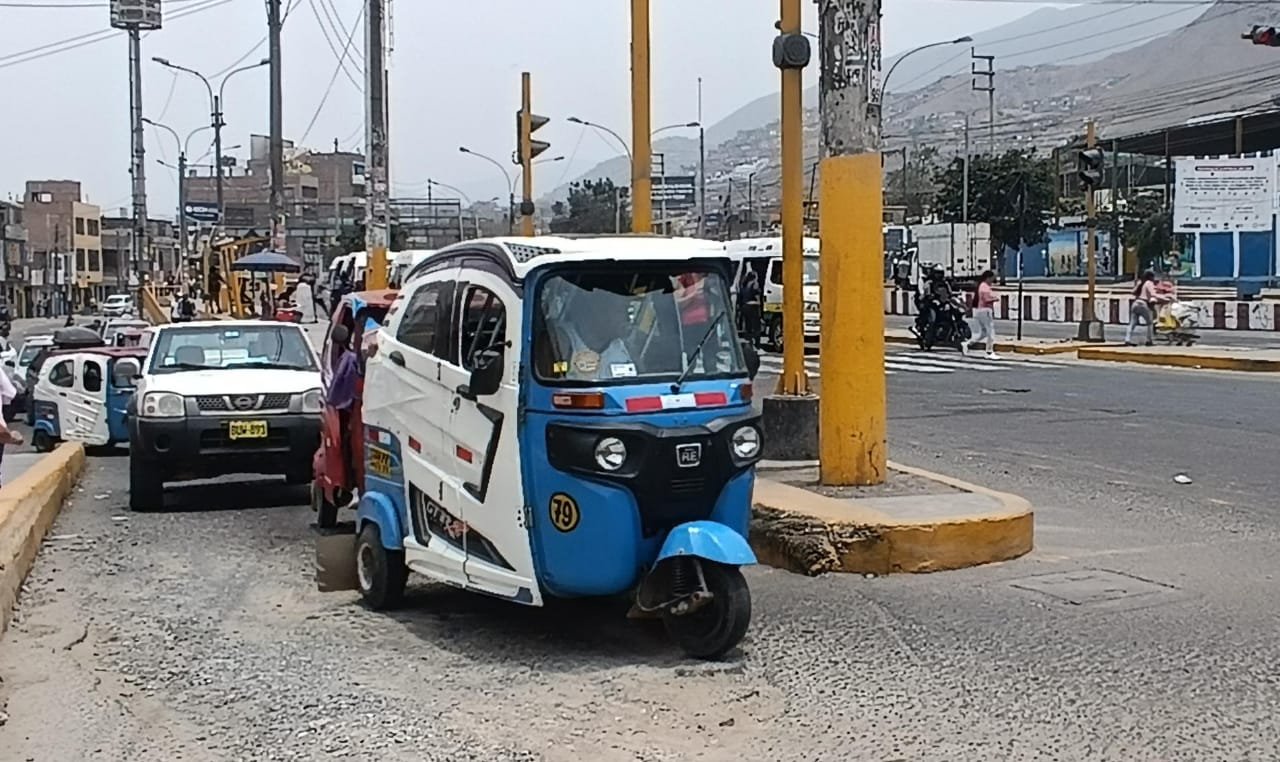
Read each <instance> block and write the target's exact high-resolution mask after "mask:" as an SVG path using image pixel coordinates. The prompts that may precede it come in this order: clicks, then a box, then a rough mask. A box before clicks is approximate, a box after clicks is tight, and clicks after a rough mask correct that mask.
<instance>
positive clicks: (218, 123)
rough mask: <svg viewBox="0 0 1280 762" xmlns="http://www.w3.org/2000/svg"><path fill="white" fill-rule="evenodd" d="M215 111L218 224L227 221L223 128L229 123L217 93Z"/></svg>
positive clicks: (215, 193) (214, 153) (214, 104)
mask: <svg viewBox="0 0 1280 762" xmlns="http://www.w3.org/2000/svg"><path fill="white" fill-rule="evenodd" d="M211 102H212V103H213V113H211V114H210V115H209V116H210V118H211V119H213V172H214V175H215V177H216V179H215V180H214V182H213V185H214V199H215V200H216V201H217V202H218V224H219V225H221V224H224V223H225V221H226V210H225V209H223V206H222V128H223V127H225V126H226V125H227V123H226V122H224V121H222V97H221V96H218V95H215V96H213V98H212V101H211Z"/></svg>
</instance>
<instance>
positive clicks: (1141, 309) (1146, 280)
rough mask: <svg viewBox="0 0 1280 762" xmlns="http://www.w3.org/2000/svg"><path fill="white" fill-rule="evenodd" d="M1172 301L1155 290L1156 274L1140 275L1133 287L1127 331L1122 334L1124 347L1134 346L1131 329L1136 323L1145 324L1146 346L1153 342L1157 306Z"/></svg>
mask: <svg viewBox="0 0 1280 762" xmlns="http://www.w3.org/2000/svg"><path fill="white" fill-rule="evenodd" d="M1168 301H1172V298H1171V297H1169V296H1167V295H1165V294H1162V293H1160V292H1159V291H1157V290H1156V274H1155V273H1153V272H1151V271H1150V270H1147V271H1146V272H1144V273H1143V274H1142V278H1141V280H1139V281H1138V285H1136V286H1134V287H1133V304H1131V305H1129V329H1128V330H1127V331H1125V332H1124V343H1125V345H1126V346H1130V347H1132V346H1134V343H1133V329H1134V328H1137V327H1138V321H1139V320H1141V321H1142V322H1144V323H1146V324H1147V342H1146V343H1147V346H1151V345H1152V344H1153V343H1154V340H1155V317H1154V316H1155V309H1156V305H1157V304H1162V303H1164V302H1168Z"/></svg>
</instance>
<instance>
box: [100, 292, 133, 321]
mask: <svg viewBox="0 0 1280 762" xmlns="http://www.w3.org/2000/svg"><path fill="white" fill-rule="evenodd" d="M136 312H137V309H136V308H135V307H134V305H133V297H132V296H130V295H128V294H112V295H111V296H108V297H107V300H106V301H105V302H103V303H102V316H103V317H121V316H122V315H133V314H135V313H136Z"/></svg>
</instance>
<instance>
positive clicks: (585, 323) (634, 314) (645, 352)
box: [533, 263, 746, 386]
mask: <svg viewBox="0 0 1280 762" xmlns="http://www.w3.org/2000/svg"><path fill="white" fill-rule="evenodd" d="M534 315H535V317H534V320H535V324H534V337H533V352H534V367H535V369H536V372H537V375H538V378H539V379H540V380H542V381H544V382H546V383H550V384H555V385H565V386H572V385H575V384H578V385H583V384H588V385H596V386H598V385H602V384H609V383H637V382H653V381H659V380H675V379H677V378H679V377H680V375H681V374H682V373H684V372H685V371H686V370H687V371H688V372H687V375H685V377H684V379H685V380H686V381H695V380H698V379H706V378H728V377H734V376H740V375H746V366H745V362H744V361H743V359H742V350H741V348H740V347H739V346H738V341H737V337H736V336H735V335H734V330H733V322H734V321H733V320H732V313H731V311H730V306H729V297H728V288H727V287H726V284H725V281H724V278H722V277H721V276H720V274H719V273H717V272H714V271H711V270H702V269H695V268H693V267H691V266H690V265H688V264H685V263H675V264H670V265H660V266H645V267H644V268H643V269H641V270H637V269H627V268H623V267H621V266H619V267H617V268H616V269H611V270H608V271H586V272H582V271H577V272H573V273H560V274H556V275H553V276H551V277H550V278H548V279H546V280H545V281H543V282H542V284H541V286H540V287H539V289H538V295H537V304H536V307H535V310H534ZM704 337H706V342H705V343H704V344H703V345H702V348H701V350H700V351H697V352H695V351H694V350H695V349H696V348H697V347H698V344H699V342H701V341H702V340H703V338H704Z"/></svg>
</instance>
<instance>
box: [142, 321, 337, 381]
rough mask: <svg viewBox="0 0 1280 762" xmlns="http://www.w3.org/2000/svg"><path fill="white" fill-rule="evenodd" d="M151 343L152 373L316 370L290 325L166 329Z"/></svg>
mask: <svg viewBox="0 0 1280 762" xmlns="http://www.w3.org/2000/svg"><path fill="white" fill-rule="evenodd" d="M154 342H155V345H156V346H155V349H154V350H153V351H152V353H151V365H150V371H149V372H151V373H173V372H178V371H183V370H204V369H210V370H213V369H229V368H275V369H281V370H316V363H315V359H314V357H313V355H312V353H311V348H310V346H309V345H308V344H307V340H306V337H304V336H303V335H302V331H300V330H298V329H297V328H296V327H294V326H290V325H280V326H235V325H234V324H232V325H228V326H227V327H223V326H193V327H191V328H169V329H166V330H163V331H161V332H160V333H159V336H158V337H157V338H156V339H154Z"/></svg>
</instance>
